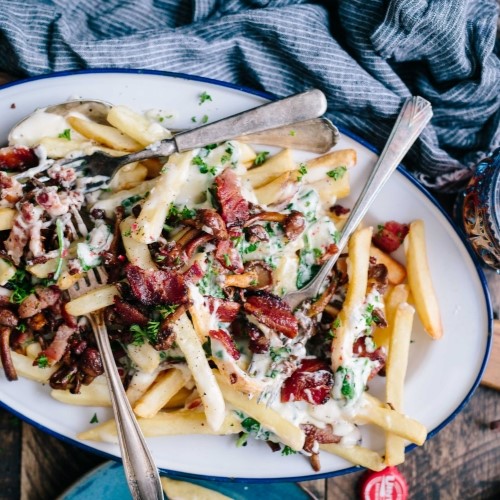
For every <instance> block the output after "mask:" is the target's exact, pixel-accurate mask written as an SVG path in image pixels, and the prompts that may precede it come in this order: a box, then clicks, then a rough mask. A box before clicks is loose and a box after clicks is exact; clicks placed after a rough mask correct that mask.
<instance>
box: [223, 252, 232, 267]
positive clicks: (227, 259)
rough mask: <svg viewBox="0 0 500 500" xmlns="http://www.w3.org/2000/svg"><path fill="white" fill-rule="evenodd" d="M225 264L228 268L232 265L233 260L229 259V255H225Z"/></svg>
mask: <svg viewBox="0 0 500 500" xmlns="http://www.w3.org/2000/svg"><path fill="white" fill-rule="evenodd" d="M224 263H225V264H226V266H227V267H229V266H230V265H231V259H230V258H229V255H228V254H227V253H225V254H224Z"/></svg>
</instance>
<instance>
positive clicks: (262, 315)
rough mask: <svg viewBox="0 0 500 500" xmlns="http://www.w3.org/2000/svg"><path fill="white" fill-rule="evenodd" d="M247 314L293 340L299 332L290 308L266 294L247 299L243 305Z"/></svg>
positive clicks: (261, 293) (280, 300)
mask: <svg viewBox="0 0 500 500" xmlns="http://www.w3.org/2000/svg"><path fill="white" fill-rule="evenodd" d="M243 307H244V309H245V311H246V312H247V313H248V314H253V315H254V316H255V317H256V318H257V319H258V320H259V321H260V322H261V323H263V324H264V325H266V326H267V327H269V328H271V329H273V330H276V331H278V332H280V333H282V334H283V335H286V336H287V337H289V338H291V339H293V338H294V337H295V336H296V335H297V333H298V331H299V323H298V321H297V318H296V317H295V316H294V315H293V313H292V311H291V309H290V306H289V305H288V304H287V303H286V302H285V301H283V300H282V299H280V298H279V297H277V296H276V295H273V294H271V293H268V292H257V293H256V294H255V295H251V296H249V297H248V298H247V300H246V302H245V303H244V305H243Z"/></svg>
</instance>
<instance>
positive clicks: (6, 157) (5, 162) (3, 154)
mask: <svg viewBox="0 0 500 500" xmlns="http://www.w3.org/2000/svg"><path fill="white" fill-rule="evenodd" d="M38 162H39V160H38V156H37V155H36V154H35V151H34V150H33V149H32V148H27V147H26V146H8V147H6V148H0V170H12V171H14V172H24V171H25V170H27V169H29V168H32V167H36V166H37V165H38Z"/></svg>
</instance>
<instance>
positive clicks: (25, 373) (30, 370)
mask: <svg viewBox="0 0 500 500" xmlns="http://www.w3.org/2000/svg"><path fill="white" fill-rule="evenodd" d="M10 355H11V357H12V363H13V365H14V368H15V369H16V372H17V374H18V375H21V376H22V377H24V378H29V379H30V380H34V381H35V382H40V383H42V384H46V383H47V382H48V381H49V379H50V377H51V376H52V374H53V373H54V372H55V371H56V370H57V368H58V366H57V365H53V366H48V367H47V368H40V367H38V366H33V360H32V359H31V358H29V357H28V356H24V355H23V354H19V353H17V352H15V351H11V352H10ZM0 365H1V362H0Z"/></svg>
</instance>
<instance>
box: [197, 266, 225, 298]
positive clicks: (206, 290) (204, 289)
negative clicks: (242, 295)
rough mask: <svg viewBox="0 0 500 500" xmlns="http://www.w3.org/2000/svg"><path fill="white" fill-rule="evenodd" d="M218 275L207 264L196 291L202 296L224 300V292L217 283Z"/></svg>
mask: <svg viewBox="0 0 500 500" xmlns="http://www.w3.org/2000/svg"><path fill="white" fill-rule="evenodd" d="M217 278H218V275H217V273H216V271H215V270H214V268H213V266H212V263H211V262H209V263H208V266H207V270H206V271H205V274H204V275H203V278H201V280H200V281H199V282H198V289H199V290H200V293H201V294H202V295H210V296H211V297H215V298H218V299H225V298H226V296H225V295H224V291H223V290H222V288H221V286H220V285H219V283H218V280H217Z"/></svg>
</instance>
